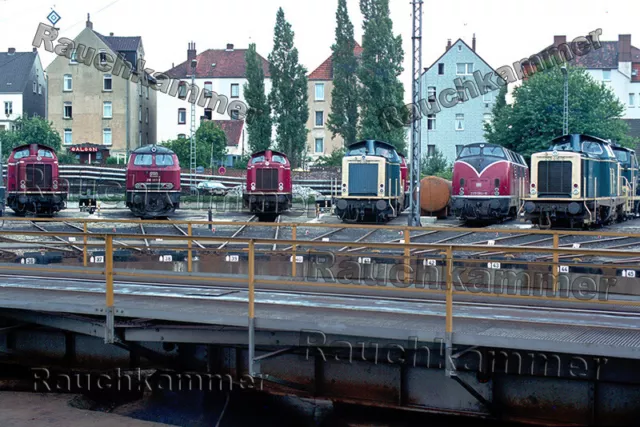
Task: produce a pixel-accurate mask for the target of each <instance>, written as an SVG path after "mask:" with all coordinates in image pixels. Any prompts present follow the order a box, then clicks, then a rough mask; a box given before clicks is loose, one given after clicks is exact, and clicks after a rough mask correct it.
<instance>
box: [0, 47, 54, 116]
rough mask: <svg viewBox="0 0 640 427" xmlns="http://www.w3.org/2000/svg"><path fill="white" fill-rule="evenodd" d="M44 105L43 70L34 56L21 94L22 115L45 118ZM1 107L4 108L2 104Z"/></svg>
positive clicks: (37, 58) (45, 93)
mask: <svg viewBox="0 0 640 427" xmlns="http://www.w3.org/2000/svg"><path fill="white" fill-rule="evenodd" d="M34 82H35V84H36V91H35V93H34V92H33V83H34ZM46 104H47V81H46V79H45V76H44V69H43V68H42V63H41V62H40V57H39V56H36V60H35V61H34V62H33V66H32V67H31V71H30V72H29V79H28V80H27V84H26V86H25V88H24V92H23V98H22V114H23V116H25V117H31V116H34V115H37V116H39V117H43V118H46ZM2 107H3V108H4V104H2ZM14 111H15V108H14ZM3 113H4V111H3Z"/></svg>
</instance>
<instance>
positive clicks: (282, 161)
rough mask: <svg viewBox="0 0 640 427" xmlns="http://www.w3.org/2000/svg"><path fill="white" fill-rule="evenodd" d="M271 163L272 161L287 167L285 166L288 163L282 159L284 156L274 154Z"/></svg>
mask: <svg viewBox="0 0 640 427" xmlns="http://www.w3.org/2000/svg"><path fill="white" fill-rule="evenodd" d="M271 161H272V162H273V163H280V164H281V165H285V164H287V161H286V160H285V159H284V157H282V156H278V155H277V154H274V155H273V156H272V157H271Z"/></svg>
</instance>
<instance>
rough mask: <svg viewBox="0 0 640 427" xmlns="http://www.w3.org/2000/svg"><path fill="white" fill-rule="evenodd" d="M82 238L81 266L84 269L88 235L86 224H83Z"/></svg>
mask: <svg viewBox="0 0 640 427" xmlns="http://www.w3.org/2000/svg"><path fill="white" fill-rule="evenodd" d="M83 230H84V237H83V238H82V240H83V242H84V247H83V249H82V265H84V266H85V267H86V266H87V263H88V262H87V255H88V254H87V240H88V239H87V234H88V229H87V223H86V222H85V223H84V227H83Z"/></svg>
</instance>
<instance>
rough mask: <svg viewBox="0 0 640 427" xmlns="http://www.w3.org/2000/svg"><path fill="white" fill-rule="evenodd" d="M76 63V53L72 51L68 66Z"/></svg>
mask: <svg viewBox="0 0 640 427" xmlns="http://www.w3.org/2000/svg"><path fill="white" fill-rule="evenodd" d="M77 63H78V51H77V50H76V49H73V50H72V51H71V59H69V64H77Z"/></svg>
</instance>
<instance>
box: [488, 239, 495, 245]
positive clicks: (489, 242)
mask: <svg viewBox="0 0 640 427" xmlns="http://www.w3.org/2000/svg"><path fill="white" fill-rule="evenodd" d="M487 245H489V246H495V245H496V241H495V240H489V241H488V242H487Z"/></svg>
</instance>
